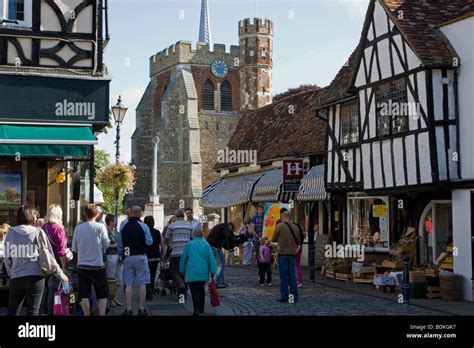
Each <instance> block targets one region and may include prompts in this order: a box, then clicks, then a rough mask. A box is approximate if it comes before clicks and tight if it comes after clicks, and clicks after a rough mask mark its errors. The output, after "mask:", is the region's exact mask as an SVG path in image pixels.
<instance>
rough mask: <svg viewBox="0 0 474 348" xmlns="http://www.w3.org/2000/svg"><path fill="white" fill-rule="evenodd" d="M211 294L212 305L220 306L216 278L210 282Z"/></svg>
mask: <svg viewBox="0 0 474 348" xmlns="http://www.w3.org/2000/svg"><path fill="white" fill-rule="evenodd" d="M209 296H210V297H211V306H212V307H219V306H220V305H221V304H220V302H219V293H218V292H217V285H216V283H215V282H214V280H213V281H211V282H210V283H209Z"/></svg>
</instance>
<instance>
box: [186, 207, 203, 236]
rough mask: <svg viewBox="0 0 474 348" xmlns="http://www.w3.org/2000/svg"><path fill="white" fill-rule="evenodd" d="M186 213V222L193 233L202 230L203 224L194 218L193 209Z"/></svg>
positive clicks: (187, 209)
mask: <svg viewBox="0 0 474 348" xmlns="http://www.w3.org/2000/svg"><path fill="white" fill-rule="evenodd" d="M184 213H185V214H186V222H187V223H188V224H190V225H191V227H192V228H193V231H194V230H196V229H198V228H200V229H202V223H201V221H199V219H196V218H195V217H194V212H193V209H192V208H189V207H188V208H186V209H185V211H184Z"/></svg>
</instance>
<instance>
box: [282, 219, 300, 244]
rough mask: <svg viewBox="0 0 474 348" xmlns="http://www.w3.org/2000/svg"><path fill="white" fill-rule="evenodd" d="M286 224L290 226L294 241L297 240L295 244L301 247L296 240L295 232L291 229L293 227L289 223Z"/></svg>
mask: <svg viewBox="0 0 474 348" xmlns="http://www.w3.org/2000/svg"><path fill="white" fill-rule="evenodd" d="M285 224H286V226H288V228H289V229H290V231H291V235H292V236H293V239H294V240H295V244H296V245H300V243H298V239H296V235H295V232H294V231H293V229H292V228H291V225H290V224H289V223H288V222H285Z"/></svg>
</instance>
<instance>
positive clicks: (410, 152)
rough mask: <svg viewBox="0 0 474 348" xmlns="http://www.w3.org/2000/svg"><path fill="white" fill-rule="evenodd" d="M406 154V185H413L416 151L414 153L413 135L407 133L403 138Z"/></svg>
mask: <svg viewBox="0 0 474 348" xmlns="http://www.w3.org/2000/svg"><path fill="white" fill-rule="evenodd" d="M405 146H406V156H407V174H408V185H415V184H416V183H417V182H416V153H415V136H414V135H409V136H407V137H406V139H405Z"/></svg>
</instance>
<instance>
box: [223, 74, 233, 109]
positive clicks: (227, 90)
mask: <svg viewBox="0 0 474 348" xmlns="http://www.w3.org/2000/svg"><path fill="white" fill-rule="evenodd" d="M221 110H222V111H232V86H231V85H230V83H229V81H227V80H226V81H224V82H223V83H222V85H221Z"/></svg>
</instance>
